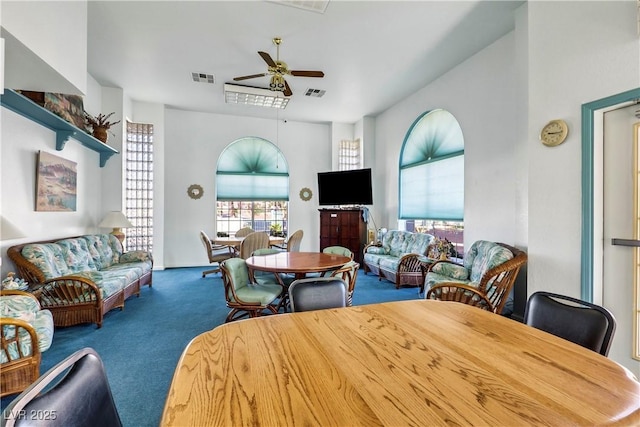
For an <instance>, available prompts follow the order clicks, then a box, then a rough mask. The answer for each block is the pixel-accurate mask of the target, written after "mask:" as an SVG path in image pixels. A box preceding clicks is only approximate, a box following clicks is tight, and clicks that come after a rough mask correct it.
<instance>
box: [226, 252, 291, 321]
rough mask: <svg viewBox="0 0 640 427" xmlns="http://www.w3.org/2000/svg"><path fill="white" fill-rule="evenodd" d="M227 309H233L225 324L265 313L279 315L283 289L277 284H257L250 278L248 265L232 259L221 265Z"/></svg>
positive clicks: (241, 260)
mask: <svg viewBox="0 0 640 427" xmlns="http://www.w3.org/2000/svg"><path fill="white" fill-rule="evenodd" d="M220 267H221V269H222V283H223V284H224V295H225V299H226V301H227V307H229V308H230V309H231V311H230V312H229V314H227V317H226V319H225V323H227V322H232V321H234V320H238V319H241V318H243V317H246V316H249V317H258V316H261V315H262V314H263V312H265V311H269V312H270V313H272V314H276V313H278V309H277V306H276V300H278V299H279V298H281V296H282V294H283V288H282V286H280V285H277V284H263V285H259V284H255V283H251V280H250V278H249V269H248V268H247V263H246V261H245V260H244V259H242V258H230V259H228V260H226V261H223V262H222V264H221V265H220Z"/></svg>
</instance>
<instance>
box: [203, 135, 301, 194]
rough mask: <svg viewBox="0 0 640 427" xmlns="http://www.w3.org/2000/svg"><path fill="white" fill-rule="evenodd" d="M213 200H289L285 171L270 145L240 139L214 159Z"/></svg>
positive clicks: (254, 139) (285, 168)
mask: <svg viewBox="0 0 640 427" xmlns="http://www.w3.org/2000/svg"><path fill="white" fill-rule="evenodd" d="M216 199H217V200H218V201H225V200H247V201H252V200H253V201H255V200H285V201H288V200H289V168H288V166H287V163H286V161H285V159H284V156H283V155H282V152H281V151H280V149H279V148H278V147H276V146H275V145H274V144H272V143H271V142H269V141H267V140H266V139H262V138H258V137H244V138H240V139H237V140H235V141H234V142H232V143H231V144H229V145H228V146H227V147H226V148H225V149H224V151H223V152H222V153H221V154H220V157H219V158H218V165H217V168H216Z"/></svg>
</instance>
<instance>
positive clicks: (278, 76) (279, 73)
mask: <svg viewBox="0 0 640 427" xmlns="http://www.w3.org/2000/svg"><path fill="white" fill-rule="evenodd" d="M281 43H282V39H281V38H280V37H274V39H273V44H275V45H276V49H277V51H276V52H277V53H276V60H275V61H274V60H273V58H271V55H269V54H268V53H267V52H261V51H258V55H260V56H261V57H262V59H264V62H266V63H267V65H268V66H269V68H268V69H267V70H268V71H267V72H266V73H260V74H251V75H248V76H240V77H235V78H234V79H233V80H235V81H237V82H238V81H241V80H248V79H255V78H257V77H264V76H268V75H271V81H270V82H269V89H271V90H275V91H279V92H282V93H283V94H284V96H291V95H292V94H293V92H291V88H290V87H289V84H288V83H287V81H286V80H285V79H284V76H285V75H286V74H288V75H290V76H297V77H324V73H323V72H322V71H308V70H290V69H289V68H288V66H287V63H286V62H284V61H280V44H281Z"/></svg>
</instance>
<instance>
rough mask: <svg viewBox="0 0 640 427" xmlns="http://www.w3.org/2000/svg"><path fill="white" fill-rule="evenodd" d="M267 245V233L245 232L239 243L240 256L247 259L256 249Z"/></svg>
mask: <svg viewBox="0 0 640 427" xmlns="http://www.w3.org/2000/svg"><path fill="white" fill-rule="evenodd" d="M268 247H269V235H268V234H267V233H265V232H263V231H254V232H253V233H249V234H247V236H246V237H245V238H244V239H242V242H241V243H240V258H242V259H247V258H249V257H250V256H251V254H253V252H254V251H255V250H256V249H263V248H268Z"/></svg>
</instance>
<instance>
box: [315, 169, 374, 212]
mask: <svg viewBox="0 0 640 427" xmlns="http://www.w3.org/2000/svg"><path fill="white" fill-rule="evenodd" d="M318 204H319V205H321V206H328V205H334V206H337V205H372V204H373V195H372V191H371V169H370V168H369V169H353V170H348V171H334V172H319V173H318Z"/></svg>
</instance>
